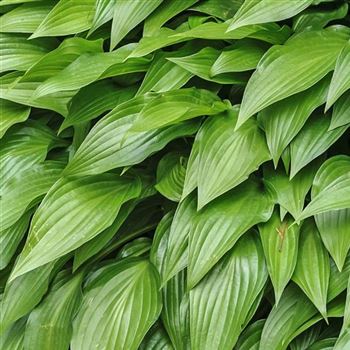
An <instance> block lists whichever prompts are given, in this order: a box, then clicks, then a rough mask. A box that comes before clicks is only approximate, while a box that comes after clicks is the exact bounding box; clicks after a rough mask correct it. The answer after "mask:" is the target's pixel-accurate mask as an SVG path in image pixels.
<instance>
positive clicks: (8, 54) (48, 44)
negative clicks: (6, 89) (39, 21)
mask: <svg viewBox="0 0 350 350" xmlns="http://www.w3.org/2000/svg"><path fill="white" fill-rule="evenodd" d="M55 44H56V41H55V40H50V39H34V40H27V36H26V35H21V34H12V33H11V34H1V33H0V52H1V54H0V59H1V67H0V73H3V72H6V71H11V70H19V71H25V70H27V69H28V68H29V67H30V66H32V65H33V64H34V63H35V62H37V61H38V60H39V59H40V58H41V57H42V56H44V55H45V54H46V53H47V52H49V51H50V50H53V49H54V48H55V47H56V45H55Z"/></svg>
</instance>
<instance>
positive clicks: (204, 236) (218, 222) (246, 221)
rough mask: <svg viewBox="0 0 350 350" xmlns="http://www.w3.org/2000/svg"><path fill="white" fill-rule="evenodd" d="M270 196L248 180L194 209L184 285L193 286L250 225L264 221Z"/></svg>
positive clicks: (268, 211)
mask: <svg viewBox="0 0 350 350" xmlns="http://www.w3.org/2000/svg"><path fill="white" fill-rule="evenodd" d="M272 210H273V203H272V200H271V198H270V197H269V196H268V195H267V194H266V193H265V192H264V189H263V188H262V186H261V184H259V183H258V182H257V181H253V180H248V181H245V182H244V183H243V184H241V185H240V186H239V187H237V188H235V189H233V190H232V191H230V192H227V193H226V194H224V195H223V196H221V197H219V198H217V199H215V200H214V201H212V202H211V203H210V204H208V205H207V206H206V207H204V208H203V209H202V210H201V211H199V212H198V214H197V216H196V218H195V220H194V221H195V222H194V224H193V226H192V228H191V230H190V236H189V253H188V259H189V266H188V287H189V288H193V287H194V286H195V285H196V284H197V283H198V282H199V281H200V280H201V279H202V278H203V277H204V276H205V274H206V273H207V272H208V271H209V270H210V269H211V268H212V267H213V266H214V265H215V264H216V263H217V262H218V261H219V260H220V259H221V258H222V256H223V255H224V254H225V253H226V252H227V251H228V250H230V249H231V248H232V247H233V246H234V244H235V243H236V242H237V240H238V239H239V238H240V237H241V236H242V235H243V234H244V233H245V232H246V231H247V230H248V229H250V228H251V227H252V226H254V225H256V224H258V223H260V222H265V221H267V220H268V219H269V218H270V216H271V214H272Z"/></svg>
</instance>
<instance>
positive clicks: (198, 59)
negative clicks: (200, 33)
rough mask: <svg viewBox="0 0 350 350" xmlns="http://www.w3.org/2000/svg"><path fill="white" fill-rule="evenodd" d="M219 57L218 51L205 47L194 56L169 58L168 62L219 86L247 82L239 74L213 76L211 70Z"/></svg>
mask: <svg viewBox="0 0 350 350" xmlns="http://www.w3.org/2000/svg"><path fill="white" fill-rule="evenodd" d="M220 55H221V52H220V51H219V50H216V49H214V48H212V47H206V48H204V49H202V50H200V51H199V52H197V53H195V54H192V55H189V56H184V57H169V58H168V60H169V61H171V62H174V63H175V64H177V65H179V66H180V67H182V68H183V69H186V70H187V71H189V72H190V73H192V74H193V75H197V76H198V77H200V78H202V79H204V80H209V81H213V82H216V83H220V84H242V83H244V82H245V81H246V80H247V77H246V76H245V75H242V74H239V73H237V74H235V73H223V74H220V75H217V76H216V75H215V76H213V74H212V73H211V69H212V66H213V65H214V63H215V62H216V61H217V59H218V58H219V57H220Z"/></svg>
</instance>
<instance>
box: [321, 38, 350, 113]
mask: <svg viewBox="0 0 350 350" xmlns="http://www.w3.org/2000/svg"><path fill="white" fill-rule="evenodd" d="M348 89H350V42H349V41H348V42H347V44H346V45H345V46H344V48H343V50H342V51H341V53H340V54H339V56H338V59H337V63H336V65H335V70H334V74H333V76H332V81H331V85H330V86H329V91H328V96H327V104H326V110H327V109H328V108H329V107H330V106H332V105H333V103H334V102H335V101H336V100H337V99H338V98H339V97H340V96H341V95H342V94H343V93H344V92H345V91H346V90H348Z"/></svg>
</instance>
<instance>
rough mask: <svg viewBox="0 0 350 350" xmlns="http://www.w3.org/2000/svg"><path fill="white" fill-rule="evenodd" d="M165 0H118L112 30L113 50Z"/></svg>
mask: <svg viewBox="0 0 350 350" xmlns="http://www.w3.org/2000/svg"><path fill="white" fill-rule="evenodd" d="M162 2H163V0H153V1H130V0H129V1H124V0H116V1H115V5H114V14H113V22H112V31H111V46H110V47H111V50H112V49H114V48H115V47H116V46H117V45H118V44H119V42H120V41H121V40H122V39H123V38H124V37H125V36H126V35H127V34H128V33H129V32H130V30H131V29H133V28H135V27H136V26H137V25H138V24H139V23H141V22H142V21H143V20H144V19H145V18H147V17H148V16H149V15H150V14H151V13H152V12H153V11H154V10H155V9H156V8H157V7H158V6H159V5H160V4H161V3H162Z"/></svg>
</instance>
